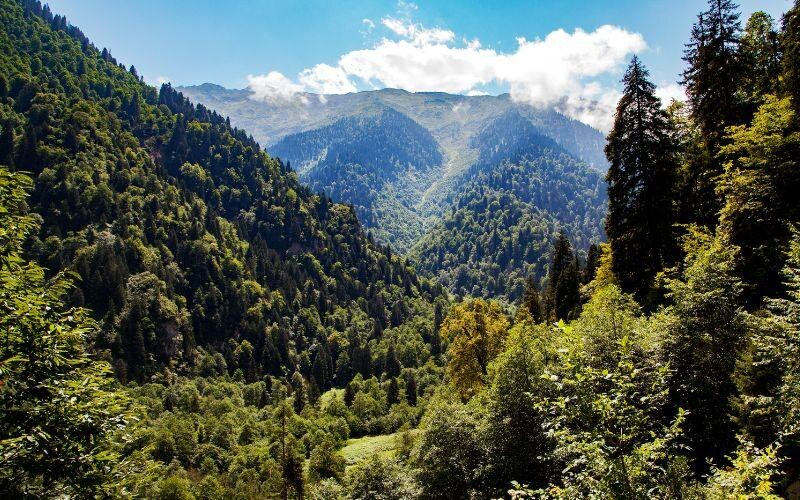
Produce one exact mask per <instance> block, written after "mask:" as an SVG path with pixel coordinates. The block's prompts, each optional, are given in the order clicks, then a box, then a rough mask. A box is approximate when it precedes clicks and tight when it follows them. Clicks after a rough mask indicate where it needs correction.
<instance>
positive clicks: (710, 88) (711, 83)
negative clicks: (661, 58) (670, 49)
mask: <svg viewBox="0 0 800 500" xmlns="http://www.w3.org/2000/svg"><path fill="white" fill-rule="evenodd" d="M737 9H738V6H737V5H736V4H734V3H733V1H732V0H709V9H708V10H707V11H705V12H702V13H701V14H700V15H699V16H698V21H697V23H695V25H694V26H693V27H692V37H691V40H690V42H689V44H688V45H687V48H686V51H685V53H684V58H683V59H684V61H686V62H687V63H688V65H689V67H688V68H687V69H686V70H685V71H684V73H683V83H684V85H686V92H687V94H688V96H689V102H690V103H691V105H692V112H693V115H694V119H695V121H696V122H697V123H698V125H699V126H700V128H701V129H702V130H703V132H704V133H705V134H707V136H708V139H709V141H710V142H711V143H712V144H716V143H717V142H718V141H719V140H720V139H721V138H722V136H723V134H724V130H725V127H727V126H728V125H732V124H735V123H739V120H740V118H739V116H738V113H739V105H738V103H737V102H736V90H737V88H738V86H739V82H740V80H741V67H740V61H739V57H738V49H739V42H740V32H741V25H740V23H739V12H738V10H737Z"/></svg>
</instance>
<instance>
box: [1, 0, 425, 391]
mask: <svg viewBox="0 0 800 500" xmlns="http://www.w3.org/2000/svg"><path fill="white" fill-rule="evenodd" d="M0 5H1V6H2V8H0V23H2V26H1V27H2V30H0V47H2V51H0V163H3V164H5V165H8V166H10V167H11V168H12V170H20V171H26V172H29V173H30V174H31V175H32V176H33V177H34V179H35V187H34V190H33V192H32V196H31V199H30V210H31V212H33V213H36V214H38V216H40V217H41V221H42V224H41V231H40V233H39V234H38V236H36V237H34V238H31V239H30V241H28V244H27V247H28V249H29V253H30V254H31V255H32V256H35V257H36V258H37V259H38V260H39V261H40V262H41V263H42V264H43V265H44V266H45V267H46V268H47V269H49V270H50V271H51V272H55V271H57V270H61V269H72V270H74V271H75V272H77V274H78V276H79V278H80V286H79V288H78V289H76V290H75V291H74V292H73V294H72V297H71V302H72V303H73V304H76V305H86V306H87V307H89V308H91V309H92V310H93V311H94V313H95V315H96V317H97V318H98V319H102V325H103V332H104V333H103V335H102V337H101V338H98V339H96V342H97V346H98V348H99V349H103V350H105V351H106V352H107V355H108V357H109V358H111V359H113V360H115V369H116V371H117V374H118V375H119V377H120V378H122V379H123V380H124V379H141V378H144V377H147V376H149V375H151V374H153V373H155V372H156V371H158V370H159V369H160V368H161V367H164V366H168V367H172V368H173V369H176V368H177V369H180V367H181V366H186V365H188V366H193V365H198V364H208V365H216V366H219V364H220V359H224V361H227V366H228V368H229V369H230V370H231V371H233V370H237V369H238V370H241V371H242V373H243V376H244V377H245V378H246V379H247V380H254V379H255V378H256V377H258V376H260V375H261V374H266V373H272V374H276V375H278V374H283V373H291V372H294V371H296V370H299V371H300V372H302V375H303V376H304V377H310V376H311V371H312V367H313V369H314V373H315V374H316V375H317V378H316V382H315V383H316V384H318V385H319V386H320V388H327V387H330V386H331V385H332V384H333V383H337V384H342V383H346V382H347V380H348V379H349V377H350V376H351V374H352V373H353V370H351V368H353V367H355V369H356V371H358V370H359V369H360V370H367V371H366V372H368V371H369V368H370V367H371V364H372V362H373V359H372V358H371V357H369V354H367V357H366V358H364V349H365V346H366V345H367V343H368V342H369V341H370V339H373V340H374V339H379V338H380V337H381V333H382V331H383V330H384V329H385V328H391V327H396V326H398V325H400V324H402V323H403V322H404V321H406V320H407V319H408V318H410V317H411V316H419V315H422V316H423V317H426V316H428V317H430V316H432V307H431V306H430V304H431V300H432V299H433V298H434V297H435V296H437V294H438V291H437V290H438V288H437V286H431V285H430V284H428V283H427V282H426V281H424V280H420V279H418V278H417V276H416V275H415V274H414V272H413V271H412V270H411V269H409V268H408V267H407V266H406V265H405V264H404V262H403V261H401V260H400V259H398V258H397V257H394V256H392V254H391V252H390V250H389V249H388V248H386V247H382V246H380V245H376V244H374V243H372V242H371V240H370V239H369V238H368V237H367V235H366V234H365V232H364V231H363V230H362V228H361V226H360V224H359V222H358V220H357V218H356V215H355V213H354V212H353V210H352V209H350V208H348V207H346V206H343V205H338V204H334V203H332V202H331V201H330V199H329V198H328V197H326V196H318V195H316V194H314V193H312V192H311V191H310V190H308V189H307V188H305V187H303V186H302V185H300V184H298V182H297V180H296V177H295V175H294V174H292V173H290V172H289V171H288V170H287V169H286V168H285V167H284V166H283V165H282V164H281V163H280V162H278V161H276V160H274V159H272V158H270V157H269V156H268V155H267V154H266V153H264V152H263V150H262V149H261V148H260V147H259V145H258V143H257V142H256V141H255V140H253V139H252V138H251V137H250V136H248V135H247V134H246V133H245V132H243V131H242V130H240V129H237V128H234V127H232V126H231V125H230V124H229V122H228V121H227V120H226V119H225V118H223V117H221V116H220V115H218V114H216V113H214V112H212V111H210V110H208V109H207V108H206V107H204V106H202V105H198V106H195V105H193V104H192V103H190V102H189V101H188V100H187V99H185V98H184V97H183V96H182V95H181V94H180V93H178V92H176V91H175V90H174V89H172V88H171V87H170V86H169V85H165V86H163V87H162V88H161V89H160V91H156V89H154V88H152V87H149V86H147V85H145V84H144V83H143V82H142V81H141V79H140V78H139V77H138V76H137V74H136V70H135V69H134V68H133V66H131V67H130V68H129V69H125V68H124V67H123V66H121V65H120V64H118V63H117V62H116V61H115V60H114V58H113V57H112V56H111V55H110V54H109V53H108V52H107V51H106V50H105V49H103V50H102V51H100V50H98V49H96V48H95V47H94V46H93V45H92V44H91V43H90V42H89V41H88V40H87V39H86V37H85V36H84V35H83V34H82V33H81V32H80V31H79V30H78V29H76V28H74V27H72V26H70V25H68V24H67V23H66V20H65V19H64V18H63V17H60V16H53V15H52V14H51V13H50V11H49V10H48V9H47V7H44V8H42V7H41V5H40V4H38V2H30V1H25V2H22V5H20V3H18V2H14V1H12V0H2V2H1V3H0ZM23 5H24V7H23ZM365 315H367V316H368V318H369V319H368V320H365V321H359V322H356V321H355V320H353V319H352V318H353V317H360V318H361V317H363V316H365ZM333 334H338V337H337V338H338V340H337V342H336V343H334V344H332V343H331V342H329V340H328V339H329V338H331V335H333ZM200 348H202V349H200ZM208 352H217V353H219V354H221V355H222V356H223V358H214V357H212V356H211V354H207V353H208ZM367 352H368V351H367ZM358 363H361V364H360V365H358ZM223 364H224V363H223ZM378 365H380V363H378ZM365 366H366V368H365ZM337 370H338V373H337ZM366 372H365V373H366ZM337 376H338V379H337V378H336V377H337Z"/></svg>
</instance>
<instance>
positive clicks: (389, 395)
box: [386, 377, 400, 406]
mask: <svg viewBox="0 0 800 500" xmlns="http://www.w3.org/2000/svg"><path fill="white" fill-rule="evenodd" d="M399 400H400V388H399V387H398V385H397V378H396V377H392V378H391V379H390V380H389V387H387V388H386V406H393V405H395V404H397V402H398V401H399Z"/></svg>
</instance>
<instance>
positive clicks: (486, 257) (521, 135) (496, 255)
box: [411, 111, 606, 300]
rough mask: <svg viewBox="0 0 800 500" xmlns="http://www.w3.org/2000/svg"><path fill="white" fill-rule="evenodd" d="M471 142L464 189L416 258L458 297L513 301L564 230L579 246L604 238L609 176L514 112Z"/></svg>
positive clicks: (542, 268)
mask: <svg viewBox="0 0 800 500" xmlns="http://www.w3.org/2000/svg"><path fill="white" fill-rule="evenodd" d="M472 146H473V147H474V148H476V149H477V150H478V151H479V152H480V153H479V157H478V160H477V162H476V163H475V165H474V166H473V167H472V168H471V169H470V170H469V171H468V172H466V173H465V174H464V177H465V181H464V182H465V186H464V188H463V189H462V190H461V191H460V192H459V194H458V195H457V196H456V197H455V201H454V203H453V206H452V208H451V209H450V210H449V211H448V212H446V213H445V215H444V216H443V218H442V220H441V221H440V222H438V223H437V224H436V225H434V227H433V228H432V229H431V230H430V231H429V232H428V233H427V234H425V236H424V237H423V238H422V239H421V240H420V242H419V243H418V244H417V245H416V246H415V247H414V248H413V249H412V252H411V258H412V260H413V261H414V262H416V263H417V266H418V269H420V270H422V271H425V272H429V273H432V274H434V275H436V276H437V277H438V278H439V280H440V281H441V283H442V284H444V285H445V286H448V287H449V288H450V289H451V290H453V291H454V292H456V293H458V294H460V295H473V296H488V297H501V296H505V297H507V298H508V299H511V300H516V299H517V298H519V297H520V296H521V295H522V292H523V289H524V282H525V279H526V278H527V277H528V276H533V277H534V278H535V279H536V280H537V281H538V280H541V279H542V278H544V277H545V275H546V274H547V271H548V266H549V259H550V252H551V249H552V242H553V241H554V240H555V237H556V234H557V233H558V232H559V231H564V232H565V233H566V234H567V235H568V236H569V238H570V239H571V240H572V241H573V242H574V245H575V246H576V247H577V248H579V249H585V248H588V246H589V245H590V244H591V243H597V242H598V241H599V240H600V239H602V237H603V226H602V220H603V216H604V213H605V203H606V192H605V182H604V181H603V179H602V177H601V176H600V175H599V174H598V173H597V172H596V171H594V170H591V169H590V168H589V167H588V166H586V165H585V164H583V163H581V162H580V161H578V160H576V159H575V158H574V157H573V156H572V155H570V154H568V153H567V152H566V151H565V150H564V149H563V148H561V147H560V146H559V145H558V144H556V143H555V142H554V141H553V140H552V139H550V138H548V137H545V136H543V135H541V134H540V133H539V131H538V130H537V129H536V128H535V127H534V126H533V125H532V124H531V123H530V122H529V121H528V120H526V119H525V118H523V117H522V116H520V115H519V114H518V113H516V112H514V111H510V112H509V113H507V114H505V115H503V116H501V117H499V118H498V119H496V120H495V121H494V122H492V123H490V124H489V125H488V126H487V127H486V128H485V129H484V130H483V131H482V132H481V133H479V134H478V135H476V136H475V137H474V138H473V141H472Z"/></svg>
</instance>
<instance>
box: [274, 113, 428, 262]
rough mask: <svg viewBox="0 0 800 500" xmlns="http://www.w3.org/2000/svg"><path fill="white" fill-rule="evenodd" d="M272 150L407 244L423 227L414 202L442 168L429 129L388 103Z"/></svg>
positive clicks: (377, 230)
mask: <svg viewBox="0 0 800 500" xmlns="http://www.w3.org/2000/svg"><path fill="white" fill-rule="evenodd" d="M270 152H271V154H274V155H276V156H277V157H279V158H281V160H282V161H285V162H287V163H289V164H291V166H292V168H293V169H294V170H295V171H297V173H298V175H299V177H300V181H301V182H303V183H304V184H306V185H308V187H309V188H310V189H311V190H312V191H315V192H325V193H327V194H328V195H329V196H331V197H332V198H333V199H336V200H342V201H346V202H348V203H351V204H352V205H353V206H354V208H355V210H356V214H358V218H359V220H360V221H361V222H362V223H363V224H364V225H365V226H367V227H368V228H370V229H371V230H372V231H373V234H374V235H375V236H376V237H377V238H378V239H379V240H381V241H384V242H387V243H389V244H390V245H392V247H393V248H398V249H405V248H407V247H408V246H409V245H410V244H411V243H412V242H413V241H415V240H416V239H417V238H418V237H419V235H420V234H422V232H423V230H424V221H423V220H422V217H421V215H420V214H419V213H417V210H416V208H417V207H416V205H417V202H418V200H419V199H420V198H421V197H422V194H423V193H424V191H425V189H427V187H428V186H429V185H430V184H431V183H432V182H433V180H434V179H435V178H436V177H437V176H438V175H440V174H441V166H442V153H441V151H440V149H439V145H438V144H437V143H436V141H435V140H434V139H433V137H432V136H431V134H430V133H429V132H428V131H427V130H426V129H424V128H423V127H421V126H420V125H418V124H417V123H416V122H414V121H413V120H411V119H410V118H408V117H407V116H405V115H403V114H401V113H398V112H397V111H395V110H394V109H392V108H384V109H380V110H377V111H376V113H375V114H372V115H359V116H350V117H345V118H341V119H339V120H337V121H336V122H334V123H332V124H331V125H327V126H325V127H322V128H319V129H315V130H310V131H308V132H301V133H297V134H292V135H289V136H286V137H284V138H283V139H281V140H280V141H278V142H277V143H276V144H275V145H273V146H271V147H270Z"/></svg>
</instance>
